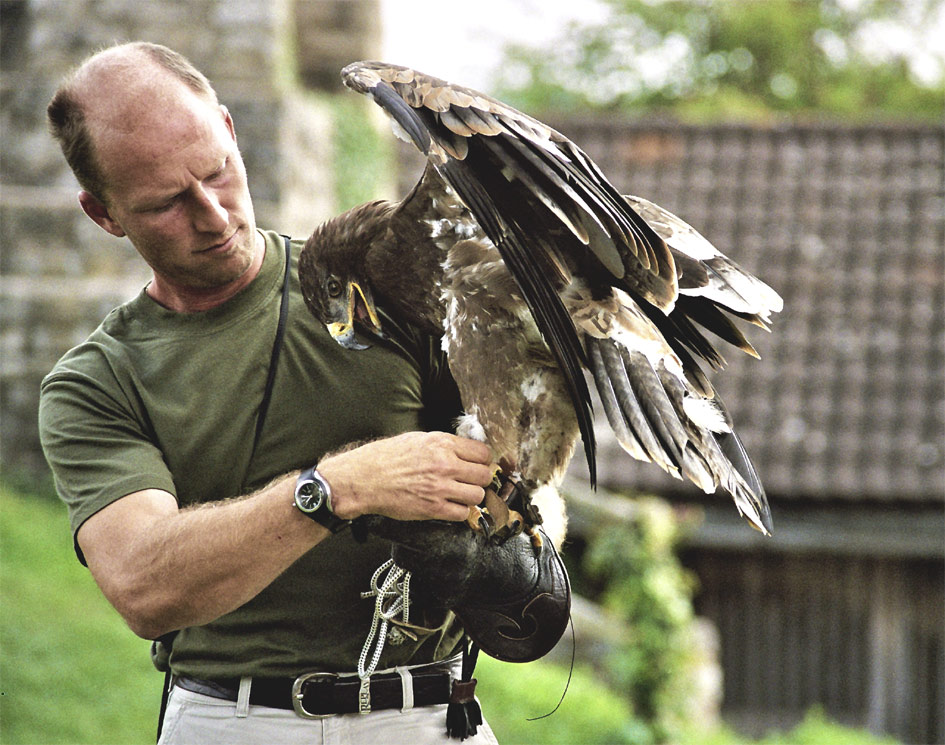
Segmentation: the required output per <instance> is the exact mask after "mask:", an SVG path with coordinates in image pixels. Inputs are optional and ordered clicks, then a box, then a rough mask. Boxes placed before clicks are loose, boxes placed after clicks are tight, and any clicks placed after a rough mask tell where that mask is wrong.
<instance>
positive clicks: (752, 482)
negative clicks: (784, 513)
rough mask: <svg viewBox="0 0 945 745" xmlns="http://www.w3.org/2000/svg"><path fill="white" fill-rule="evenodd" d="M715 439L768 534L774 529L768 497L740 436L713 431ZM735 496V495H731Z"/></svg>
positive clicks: (733, 433)
mask: <svg viewBox="0 0 945 745" xmlns="http://www.w3.org/2000/svg"><path fill="white" fill-rule="evenodd" d="M713 436H714V437H715V441H716V442H717V443H718V444H719V448H720V449H721V450H722V453H723V454H724V455H725V457H726V458H728V460H729V462H730V463H731V464H732V466H733V467H734V468H735V470H736V471H737V472H738V474H739V476H741V477H742V479H744V481H745V484H746V485H747V487H748V489H749V492H750V502H751V504H752V505H753V506H754V507H755V509H756V510H757V512H758V516H759V517H760V518H761V524H762V526H763V527H764V528H765V530H767V531H768V533H769V534H770V533H771V532H772V531H773V530H774V521H773V520H772V518H771V507H770V506H769V505H768V497H767V496H766V494H765V489H764V486H762V484H761V479H760V478H759V477H758V472H757V471H756V470H755V466H754V464H753V463H752V462H751V459H750V458H749V457H748V451H747V450H745V446H744V444H742V441H741V438H739V436H738V435H737V434H736V433H735V432H734V430H733V431H732V432H717V433H714V434H713ZM733 496H735V495H733Z"/></svg>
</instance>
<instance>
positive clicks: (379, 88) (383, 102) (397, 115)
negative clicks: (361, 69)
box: [368, 83, 431, 155]
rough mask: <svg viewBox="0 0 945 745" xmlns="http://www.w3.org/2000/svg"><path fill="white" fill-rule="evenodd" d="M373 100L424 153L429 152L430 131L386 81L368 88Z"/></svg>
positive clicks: (427, 153)
mask: <svg viewBox="0 0 945 745" xmlns="http://www.w3.org/2000/svg"><path fill="white" fill-rule="evenodd" d="M368 93H369V94H370V95H371V97H372V98H373V99H374V101H375V102H376V103H377V104H378V106H380V107H381V108H382V109H384V111H386V112H387V113H388V114H389V115H390V117H391V118H392V119H393V120H394V121H395V122H397V123H398V124H399V125H400V126H401V127H402V128H403V130H404V131H405V132H406V133H407V134H408V135H409V136H410V139H411V140H413V144H414V145H416V146H417V148H418V149H419V150H420V152H422V153H423V154H424V155H429V154H430V142H431V138H430V132H429V131H428V130H427V127H426V125H425V124H424V123H423V120H421V119H420V117H419V116H417V112H416V111H415V110H414V109H413V108H411V107H410V105H409V104H408V103H407V102H406V101H404V99H403V98H401V96H400V95H399V94H398V93H397V91H395V90H394V89H393V88H391V87H390V86H389V85H387V84H386V83H378V84H377V85H375V86H374V87H373V88H370V89H369V90H368Z"/></svg>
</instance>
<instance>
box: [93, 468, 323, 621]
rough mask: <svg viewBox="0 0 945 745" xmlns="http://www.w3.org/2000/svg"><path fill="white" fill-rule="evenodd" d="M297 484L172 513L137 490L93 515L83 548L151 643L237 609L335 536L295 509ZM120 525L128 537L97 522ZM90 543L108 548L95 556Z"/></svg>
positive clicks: (156, 497)
mask: <svg viewBox="0 0 945 745" xmlns="http://www.w3.org/2000/svg"><path fill="white" fill-rule="evenodd" d="M294 487H295V474H292V475H289V476H287V477H284V478H282V479H279V480H278V481H275V482H273V483H272V484H270V485H269V486H267V487H265V488H264V489H262V490H261V491H259V492H257V493H255V494H253V495H251V496H248V497H243V498H239V499H231V500H227V501H224V502H218V503H212V504H205V505H200V506H197V507H192V508H186V509H183V510H177V509H176V505H174V506H173V509H172V510H167V509H166V507H165V504H166V503H165V502H164V500H163V499H162V497H161V496H160V495H164V496H165V497H167V498H170V495H166V494H165V493H163V492H158V493H153V492H139V493H137V494H132V495H129V496H128V497H125V498H123V499H121V500H119V501H118V502H116V503H114V504H113V505H111V506H110V507H109V508H106V509H107V510H114V511H115V512H114V514H113V515H111V516H109V518H110V519H109V520H108V521H107V522H103V524H102V525H99V526H96V525H95V524H94V520H89V521H88V522H87V523H86V525H84V526H83V528H82V530H81V531H80V535H79V540H80V545H82V546H83V550H84V551H85V553H86V557H87V559H88V561H89V568H90V569H91V570H92V573H93V575H94V576H95V578H96V581H98V583H99V585H100V586H101V587H102V590H103V592H104V593H105V595H106V596H107V597H108V599H109V600H110V601H111V602H112V604H113V605H114V606H115V607H116V608H117V610H118V611H119V613H121V615H122V616H123V617H124V618H125V620H126V621H127V622H128V624H129V626H130V627H131V628H132V630H133V631H134V632H135V633H136V634H138V635H139V636H142V637H145V638H149V639H153V638H156V637H157V636H160V635H161V634H164V633H167V632H168V631H172V630H174V629H178V628H182V627H184V626H195V625H200V624H204V623H208V622H209V621H212V620H214V619H215V618H218V617H219V616H221V615H223V614H225V613H228V612H229V611H231V610H234V609H236V608H238V607H239V606H241V605H243V604H244V603H246V602H247V601H249V600H251V599H252V598H253V597H255V596H256V595H257V594H258V593H259V592H260V591H261V590H262V589H263V588H265V587H266V586H267V585H269V583H271V582H272V581H273V580H274V579H276V577H278V576H279V575H280V574H282V572H284V571H285V570H286V569H287V568H288V567H289V566H290V565H291V564H292V563H293V562H295V561H296V560H297V559H298V558H299V557H300V556H302V555H303V554H304V553H305V552H306V551H308V550H309V549H311V548H312V547H313V546H315V545H316V544H317V543H318V542H319V541H321V540H322V539H323V538H325V537H326V536H327V535H329V533H328V531H327V530H325V529H324V528H322V527H321V526H320V525H317V524H316V523H314V522H312V521H311V520H309V519H308V518H306V517H305V516H304V515H302V514H301V513H300V512H299V511H298V510H296V509H295V507H294V506H293V503H292V494H293V491H294ZM103 512H104V511H103ZM122 513H124V514H122ZM116 524H117V525H121V524H124V527H125V533H126V535H125V540H105V541H103V540H97V539H98V538H99V537H100V536H97V535H95V530H96V528H98V529H100V530H109V529H112V526H115V525H116ZM86 544H88V545H89V546H95V547H100V546H104V547H107V548H106V549H105V551H104V552H102V551H96V550H93V551H92V552H91V553H90V552H89V551H88V550H87V549H86V548H85V546H86Z"/></svg>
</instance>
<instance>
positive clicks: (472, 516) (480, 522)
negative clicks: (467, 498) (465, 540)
mask: <svg viewBox="0 0 945 745" xmlns="http://www.w3.org/2000/svg"><path fill="white" fill-rule="evenodd" d="M488 523H489V521H488V520H487V519H486V516H485V515H484V514H483V513H482V510H481V509H480V508H479V507H477V506H475V505H473V506H472V507H470V508H469V514H468V515H466V524H467V525H468V526H469V528H470V530H472V531H473V532H474V533H486V535H488V532H487V530H488V527H489V524H488Z"/></svg>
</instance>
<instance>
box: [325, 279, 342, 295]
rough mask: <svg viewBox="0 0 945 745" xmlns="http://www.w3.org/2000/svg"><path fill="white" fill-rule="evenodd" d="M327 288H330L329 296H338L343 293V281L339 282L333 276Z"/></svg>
mask: <svg viewBox="0 0 945 745" xmlns="http://www.w3.org/2000/svg"><path fill="white" fill-rule="evenodd" d="M326 289H327V290H328V296H329V297H338V296H339V295H340V294H341V282H339V281H338V280H337V279H335V278H334V277H331V278H329V280H328V284H327V285H326Z"/></svg>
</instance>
